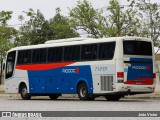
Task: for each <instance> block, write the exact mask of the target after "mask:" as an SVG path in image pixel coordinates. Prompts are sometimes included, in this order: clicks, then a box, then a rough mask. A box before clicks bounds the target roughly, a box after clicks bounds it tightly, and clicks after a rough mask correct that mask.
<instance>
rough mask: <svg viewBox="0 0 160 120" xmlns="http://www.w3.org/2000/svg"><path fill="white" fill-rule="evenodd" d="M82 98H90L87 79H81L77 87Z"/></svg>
mask: <svg viewBox="0 0 160 120" xmlns="http://www.w3.org/2000/svg"><path fill="white" fill-rule="evenodd" d="M76 91H77V93H78V97H79V99H80V100H89V93H88V86H87V83H86V82H85V81H79V82H78V84H77V87H76Z"/></svg>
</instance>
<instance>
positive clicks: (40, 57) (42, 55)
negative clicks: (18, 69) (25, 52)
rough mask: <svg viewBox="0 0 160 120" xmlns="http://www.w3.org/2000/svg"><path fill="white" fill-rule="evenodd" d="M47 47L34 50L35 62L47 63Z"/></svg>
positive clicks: (33, 57) (33, 60)
mask: <svg viewBox="0 0 160 120" xmlns="http://www.w3.org/2000/svg"><path fill="white" fill-rule="evenodd" d="M46 53H47V50H46V49H35V50H33V52H32V62H33V63H46Z"/></svg>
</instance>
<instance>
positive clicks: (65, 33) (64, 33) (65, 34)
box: [49, 8, 79, 39]
mask: <svg viewBox="0 0 160 120" xmlns="http://www.w3.org/2000/svg"><path fill="white" fill-rule="evenodd" d="M60 12H61V10H60V8H57V9H56V15H55V16H54V17H53V18H52V19H50V21H49V24H50V26H51V29H52V31H53V35H52V36H51V37H52V39H63V38H72V37H79V33H78V32H77V31H75V30H74V29H73V28H72V27H71V26H70V24H69V20H68V19H67V18H66V17H64V16H63V15H61V13H60Z"/></svg>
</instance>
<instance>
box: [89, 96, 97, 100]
mask: <svg viewBox="0 0 160 120" xmlns="http://www.w3.org/2000/svg"><path fill="white" fill-rule="evenodd" d="M95 98H96V97H94V96H90V97H89V98H88V100H91V101H92V100H94V99H95Z"/></svg>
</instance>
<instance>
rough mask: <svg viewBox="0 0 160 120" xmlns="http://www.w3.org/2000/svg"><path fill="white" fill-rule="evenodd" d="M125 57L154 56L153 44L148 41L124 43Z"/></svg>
mask: <svg viewBox="0 0 160 120" xmlns="http://www.w3.org/2000/svg"><path fill="white" fill-rule="evenodd" d="M123 52H124V55H145V56H152V44H151V42H147V41H131V40H128V41H127V40H126V41H123Z"/></svg>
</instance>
